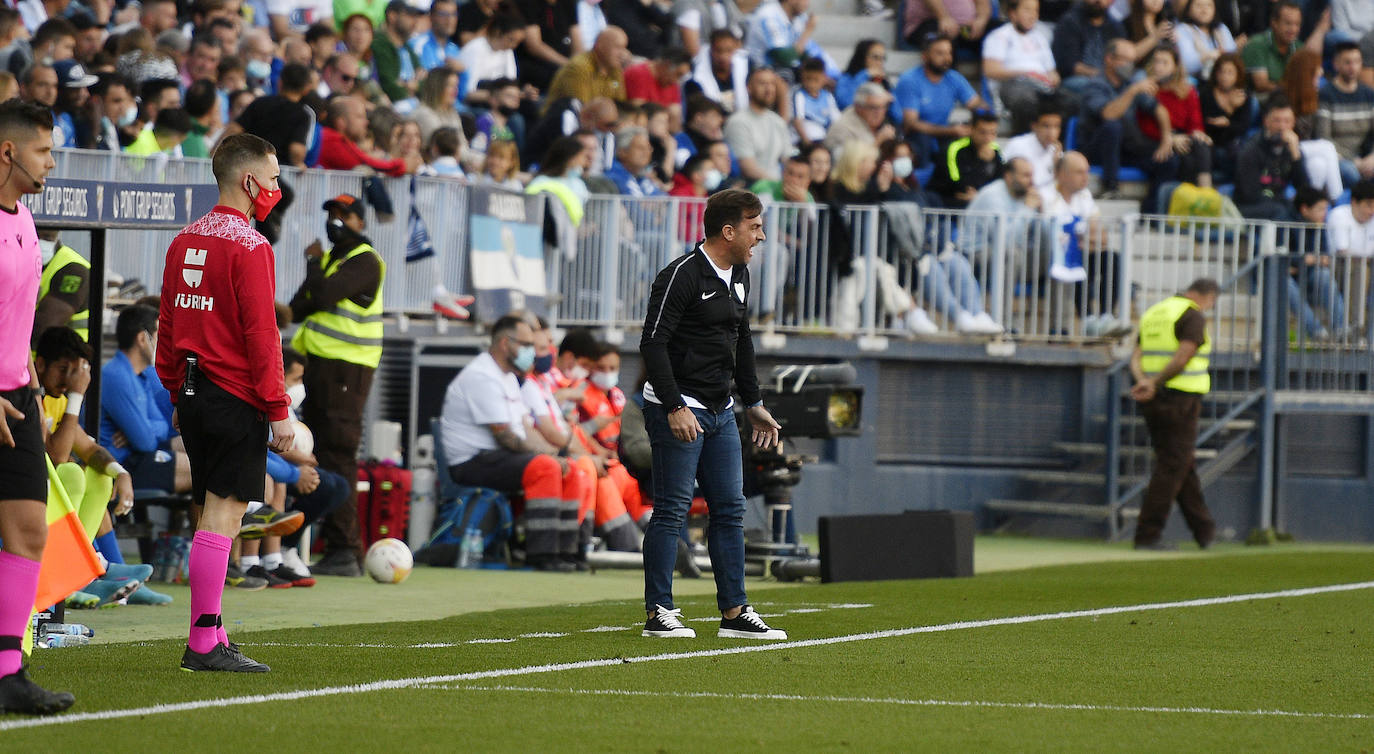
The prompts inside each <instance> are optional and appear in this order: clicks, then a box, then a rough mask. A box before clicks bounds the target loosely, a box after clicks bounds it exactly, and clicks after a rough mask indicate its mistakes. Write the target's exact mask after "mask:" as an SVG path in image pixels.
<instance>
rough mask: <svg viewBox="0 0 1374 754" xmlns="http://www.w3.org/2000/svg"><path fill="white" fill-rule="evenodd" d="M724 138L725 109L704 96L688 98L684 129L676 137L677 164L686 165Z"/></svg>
mask: <svg viewBox="0 0 1374 754" xmlns="http://www.w3.org/2000/svg"><path fill="white" fill-rule="evenodd" d="M724 138H725V108H723V107H721V106H720V103H719V102H716V101H715V100H713V99H711V98H709V97H707V96H706V95H704V94H694V95H692V96H691V97H688V98H687V111H686V112H685V113H684V114H683V128H682V131H681V132H679V133H678V134H677V137H676V139H677V157H676V159H677V164H678V165H679V166H681V165H683V164H685V163H686V162H687V159H688V158H690V157H693V156H695V155H698V154H700V153H701V152H702V150H703V149H704V148H705V147H706V145H707V144H709V143H711V142H713V141H720V140H722V139H724Z"/></svg>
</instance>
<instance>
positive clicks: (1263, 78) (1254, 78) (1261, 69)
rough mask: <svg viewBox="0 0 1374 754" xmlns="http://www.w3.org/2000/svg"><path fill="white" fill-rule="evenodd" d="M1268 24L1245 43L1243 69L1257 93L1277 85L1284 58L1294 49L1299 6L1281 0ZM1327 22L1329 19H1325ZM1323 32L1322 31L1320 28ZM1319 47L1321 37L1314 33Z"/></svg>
mask: <svg viewBox="0 0 1374 754" xmlns="http://www.w3.org/2000/svg"><path fill="white" fill-rule="evenodd" d="M1271 19H1272V20H1271V26H1270V28H1269V30H1268V31H1266V32H1264V33H1263V34H1259V35H1256V36H1255V37H1253V38H1251V39H1250V41H1249V42H1247V43H1246V44H1245V51H1244V53H1243V54H1244V57H1245V68H1246V70H1247V71H1248V72H1249V73H1250V83H1251V85H1252V86H1253V87H1254V89H1255V91H1256V92H1257V93H1259V94H1267V93H1269V92H1272V91H1273V90H1274V89H1276V88H1278V85H1279V80H1280V79H1282V78H1283V71H1284V69H1285V68H1287V67H1288V59H1289V58H1291V57H1293V53H1295V52H1297V51H1298V46H1299V45H1298V32H1299V31H1300V30H1301V29H1302V6H1300V5H1298V4H1297V3H1295V2H1292V0H1282V2H1279V3H1278V4H1277V5H1275V6H1274V11H1273V13H1272V15H1271ZM1328 24H1329V21H1328ZM1323 33H1325V32H1324V31H1323ZM1313 38H1314V39H1315V40H1317V44H1318V47H1317V49H1321V48H1320V40H1321V37H1320V36H1317V35H1314V36H1313Z"/></svg>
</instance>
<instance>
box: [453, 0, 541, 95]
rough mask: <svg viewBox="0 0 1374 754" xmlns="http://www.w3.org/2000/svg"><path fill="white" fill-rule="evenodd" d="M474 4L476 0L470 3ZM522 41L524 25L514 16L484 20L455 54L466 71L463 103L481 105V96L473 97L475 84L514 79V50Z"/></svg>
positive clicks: (501, 14)
mask: <svg viewBox="0 0 1374 754" xmlns="http://www.w3.org/2000/svg"><path fill="white" fill-rule="evenodd" d="M474 2H476V0H474ZM524 38H525V22H524V21H523V20H521V19H520V18H519V17H518V16H512V15H508V14H505V13H498V14H496V15H495V16H492V17H491V20H489V21H487V24H486V26H484V27H482V31H481V32H480V33H478V34H477V35H476V36H474V37H472V39H470V40H469V41H468V42H467V44H464V45H463V49H462V51H461V52H459V53H458V60H459V62H461V63H462V64H463V70H465V71H467V73H468V77H467V83H466V87H467V88H466V89H464V90H463V95H462V96H463V101H464V102H467V103H468V104H470V105H477V104H484V99H483V96H482V95H481V94H478V96H476V97H474V96H473V95H474V93H475V89H476V87H477V84H478V83H480V82H482V81H487V80H490V79H500V78H506V79H518V78H519V71H518V69H517V68H516V65H515V48H516V47H518V46H519V45H520V42H521V40H523V39H524Z"/></svg>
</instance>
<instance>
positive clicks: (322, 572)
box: [310, 550, 363, 578]
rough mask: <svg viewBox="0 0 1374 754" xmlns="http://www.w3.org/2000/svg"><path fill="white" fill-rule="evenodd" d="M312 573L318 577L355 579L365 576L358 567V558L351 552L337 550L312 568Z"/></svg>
mask: <svg viewBox="0 0 1374 754" xmlns="http://www.w3.org/2000/svg"><path fill="white" fill-rule="evenodd" d="M310 573H312V574H314V575H316V576H345V577H347V578H355V577H358V576H362V575H363V569H362V568H361V567H359V566H358V556H357V555H354V554H353V553H351V552H344V551H341V550H336V551H334V552H331V553H329V554H327V555H325V556H324V558H322V559H321V560H320V562H318V563H316V564H315V565H312V566H310Z"/></svg>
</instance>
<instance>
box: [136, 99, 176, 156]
mask: <svg viewBox="0 0 1374 754" xmlns="http://www.w3.org/2000/svg"><path fill="white" fill-rule="evenodd" d="M190 135H191V116H189V115H187V114H186V111H185V110H182V109H181V108H179V107H178V108H173V109H170V110H166V109H164V110H159V111H158V113H157V120H156V121H154V122H153V125H152V126H150V127H148V128H145V129H143V130H142V131H140V132H139V134H138V138H136V139H134V141H133V143H131V144H130V145H129V146H127V147H125V148H124V153H125V154H135V155H154V154H163V155H167V156H168V157H177V158H180V157H181V156H182V155H181V143H182V142H184V141H186V137H187V136H190Z"/></svg>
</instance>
